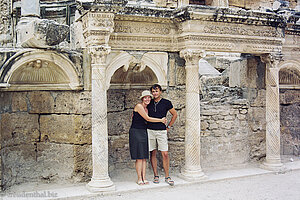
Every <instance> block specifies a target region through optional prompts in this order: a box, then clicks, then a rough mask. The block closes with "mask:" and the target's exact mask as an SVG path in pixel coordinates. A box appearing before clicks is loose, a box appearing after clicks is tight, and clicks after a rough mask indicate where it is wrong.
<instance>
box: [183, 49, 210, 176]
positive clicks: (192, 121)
mask: <svg viewBox="0 0 300 200" xmlns="http://www.w3.org/2000/svg"><path fill="white" fill-rule="evenodd" d="M180 57H182V58H184V59H185V61H186V66H185V69H186V104H185V106H186V122H185V123H186V124H185V165H184V168H183V170H182V171H181V176H182V177H183V178H184V179H186V180H189V181H194V180H199V179H202V178H204V177H205V175H204V173H203V172H202V168H201V162H200V146H201V144H200V130H201V129H200V97H199V72H198V70H199V60H200V58H201V57H204V52H201V51H196V50H190V49H185V50H182V51H180Z"/></svg>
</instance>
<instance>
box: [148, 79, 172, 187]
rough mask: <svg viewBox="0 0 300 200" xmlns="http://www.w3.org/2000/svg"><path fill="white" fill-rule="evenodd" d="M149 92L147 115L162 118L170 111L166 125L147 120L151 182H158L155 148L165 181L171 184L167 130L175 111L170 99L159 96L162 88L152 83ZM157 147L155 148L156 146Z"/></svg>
mask: <svg viewBox="0 0 300 200" xmlns="http://www.w3.org/2000/svg"><path fill="white" fill-rule="evenodd" d="M150 90H151V93H152V95H153V99H152V100H151V102H150V104H149V105H148V106H147V108H148V115H149V117H155V118H163V117H166V115H167V113H168V112H170V113H171V115H172V119H171V121H170V122H169V124H168V125H167V126H166V125H165V124H163V123H161V122H154V123H153V122H149V123H148V126H147V132H148V139H149V151H150V155H151V158H150V161H151V166H152V169H153V173H154V180H153V183H159V175H158V172H157V159H156V153H157V150H159V151H161V155H162V158H163V168H164V171H165V182H166V183H168V184H169V185H171V186H173V185H174V181H173V180H172V179H171V178H170V176H169V165H170V160H169V155H168V136H167V132H168V131H169V130H170V128H171V126H172V125H173V124H174V122H175V120H176V118H177V112H176V110H175V109H174V107H173V105H172V103H171V101H169V100H167V99H164V98H162V97H161V94H162V88H161V86H160V85H158V84H154V85H153V86H152V87H151V88H150ZM156 147H157V148H156Z"/></svg>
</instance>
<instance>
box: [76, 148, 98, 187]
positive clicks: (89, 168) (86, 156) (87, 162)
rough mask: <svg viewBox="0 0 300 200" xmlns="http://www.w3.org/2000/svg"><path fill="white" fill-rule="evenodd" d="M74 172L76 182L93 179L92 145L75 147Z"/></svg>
mask: <svg viewBox="0 0 300 200" xmlns="http://www.w3.org/2000/svg"><path fill="white" fill-rule="evenodd" d="M73 150H74V172H73V177H72V178H74V179H75V182H87V181H89V179H90V178H91V177H92V173H93V163H92V145H74V146H73Z"/></svg>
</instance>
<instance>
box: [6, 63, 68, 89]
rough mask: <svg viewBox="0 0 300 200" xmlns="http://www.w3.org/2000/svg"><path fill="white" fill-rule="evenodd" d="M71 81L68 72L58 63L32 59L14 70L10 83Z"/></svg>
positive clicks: (33, 83)
mask: <svg viewBox="0 0 300 200" xmlns="http://www.w3.org/2000/svg"><path fill="white" fill-rule="evenodd" d="M69 82H70V80H69V78H68V76H67V75H66V73H65V72H64V71H63V70H62V69H61V68H60V67H59V66H57V65H56V64H54V63H52V62H48V61H45V60H35V61H30V62H27V63H25V64H23V65H22V66H20V67H19V68H18V69H16V71H14V72H13V74H12V75H11V78H10V80H9V83H10V84H18V85H19V84H20V85H36V84H68V83H69Z"/></svg>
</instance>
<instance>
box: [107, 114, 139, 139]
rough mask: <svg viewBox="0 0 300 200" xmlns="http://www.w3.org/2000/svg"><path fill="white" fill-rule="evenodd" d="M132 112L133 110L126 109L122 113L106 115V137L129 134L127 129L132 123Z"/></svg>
mask: <svg viewBox="0 0 300 200" xmlns="http://www.w3.org/2000/svg"><path fill="white" fill-rule="evenodd" d="M132 111H133V109H127V110H124V111H122V112H110V113H108V114H107V121H108V135H111V136H112V135H123V134H129V128H130V126H131V122H132Z"/></svg>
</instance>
